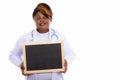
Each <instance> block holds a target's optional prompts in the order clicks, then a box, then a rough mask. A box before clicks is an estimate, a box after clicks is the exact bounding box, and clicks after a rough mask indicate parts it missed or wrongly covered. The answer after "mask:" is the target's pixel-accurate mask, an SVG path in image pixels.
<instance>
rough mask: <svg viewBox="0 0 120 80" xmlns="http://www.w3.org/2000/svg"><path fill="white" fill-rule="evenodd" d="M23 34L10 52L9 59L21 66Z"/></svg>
mask: <svg viewBox="0 0 120 80" xmlns="http://www.w3.org/2000/svg"><path fill="white" fill-rule="evenodd" d="M23 40H24V39H23V36H22V37H20V38H19V39H18V41H17V42H16V45H15V47H14V49H13V50H12V51H11V52H10V55H9V60H10V61H11V62H12V63H13V64H15V65H16V66H18V67H20V65H21V63H22V43H23Z"/></svg>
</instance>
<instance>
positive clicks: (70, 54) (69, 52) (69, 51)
mask: <svg viewBox="0 0 120 80" xmlns="http://www.w3.org/2000/svg"><path fill="white" fill-rule="evenodd" d="M56 33H59V32H56ZM58 35H59V38H60V40H63V41H64V46H63V47H64V58H65V59H66V60H67V63H68V64H70V63H71V62H72V61H73V60H74V59H75V58H76V55H75V52H74V50H73V48H72V47H71V45H70V43H69V42H68V40H67V39H66V37H65V36H64V35H63V34H61V33H59V34H58Z"/></svg>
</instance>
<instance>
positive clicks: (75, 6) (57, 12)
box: [0, 0, 120, 80]
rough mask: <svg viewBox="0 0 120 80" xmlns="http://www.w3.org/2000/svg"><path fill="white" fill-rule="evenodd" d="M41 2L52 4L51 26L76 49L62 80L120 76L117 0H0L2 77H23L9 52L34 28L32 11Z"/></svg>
mask: <svg viewBox="0 0 120 80" xmlns="http://www.w3.org/2000/svg"><path fill="white" fill-rule="evenodd" d="M40 2H46V3H48V4H49V5H50V6H51V8H52V10H53V21H52V23H51V27H53V28H54V29H57V30H58V31H60V32H62V33H63V34H64V35H65V36H66V37H67V39H68V40H69V42H70V43H71V46H72V47H73V48H74V51H75V53H76V59H75V60H74V61H73V63H72V64H71V65H70V66H69V70H68V72H67V73H66V77H65V80H120V2H119V0H1V1H0V54H1V55H0V63H1V65H0V72H1V75H0V78H1V79H3V80H8V79H9V80H24V76H22V75H21V71H20V69H19V68H17V67H16V66H15V65H14V64H12V63H11V62H10V61H9V59H8V56H9V54H10V53H9V52H10V51H11V49H12V48H13V47H14V45H15V43H16V40H17V39H18V38H19V37H20V36H21V35H22V34H23V33H25V32H28V31H31V30H32V29H33V28H35V25H34V22H33V20H32V12H33V9H34V8H35V7H36V5H37V4H38V3H40Z"/></svg>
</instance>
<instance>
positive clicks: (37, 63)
mask: <svg viewBox="0 0 120 80" xmlns="http://www.w3.org/2000/svg"><path fill="white" fill-rule="evenodd" d="M63 55H64V54H63V41H58V42H30V43H25V44H23V63H24V66H25V71H24V73H25V74H29V73H41V72H59V71H63V70H64V66H63V65H64V56H63Z"/></svg>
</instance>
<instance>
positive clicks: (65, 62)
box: [60, 59, 68, 73]
mask: <svg viewBox="0 0 120 80" xmlns="http://www.w3.org/2000/svg"><path fill="white" fill-rule="evenodd" d="M67 65H68V64H67V61H66V60H65V59H64V67H65V69H64V71H60V73H66V71H67Z"/></svg>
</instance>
